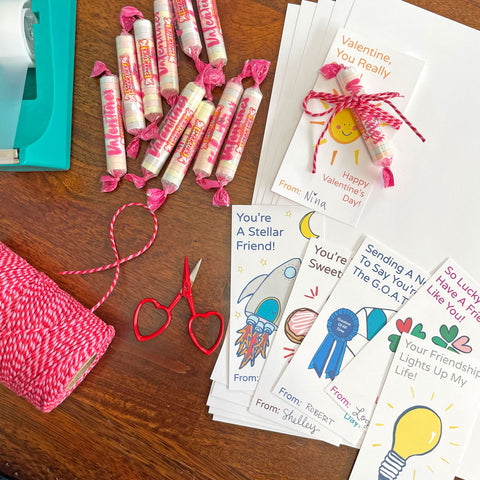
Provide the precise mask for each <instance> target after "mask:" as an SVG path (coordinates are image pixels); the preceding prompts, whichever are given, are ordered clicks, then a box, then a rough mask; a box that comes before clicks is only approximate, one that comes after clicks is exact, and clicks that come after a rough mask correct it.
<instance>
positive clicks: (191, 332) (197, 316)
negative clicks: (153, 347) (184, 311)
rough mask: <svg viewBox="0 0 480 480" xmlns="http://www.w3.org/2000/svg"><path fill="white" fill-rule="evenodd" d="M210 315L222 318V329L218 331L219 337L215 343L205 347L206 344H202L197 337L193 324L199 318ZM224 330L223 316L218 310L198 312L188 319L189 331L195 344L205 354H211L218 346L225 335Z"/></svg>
mask: <svg viewBox="0 0 480 480" xmlns="http://www.w3.org/2000/svg"><path fill="white" fill-rule="evenodd" d="M208 317H217V318H218V319H219V320H220V330H219V332H218V336H217V339H216V340H215V343H214V344H213V345H212V346H211V347H210V348H205V347H204V346H202V345H200V343H199V341H198V340H197V337H195V334H194V333H193V329H192V324H193V321H194V320H195V319H197V318H208ZM223 330H224V325H223V317H222V315H220V314H219V313H218V312H206V313H196V314H195V315H192V316H191V317H190V320H189V321H188V333H189V335H190V338H191V339H192V342H193V343H194V344H195V346H196V347H197V348H198V349H199V350H200V351H201V352H202V353H204V354H205V355H210V354H211V353H213V352H214V351H215V349H216V348H217V347H218V345H219V343H220V341H221V340H222V337H223Z"/></svg>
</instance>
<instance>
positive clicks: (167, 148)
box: [125, 65, 224, 188]
mask: <svg viewBox="0 0 480 480" xmlns="http://www.w3.org/2000/svg"><path fill="white" fill-rule="evenodd" d="M223 81H224V76H223V73H222V72H221V71H218V70H215V69H214V68H213V67H211V66H210V65H207V66H206V68H204V69H203V70H202V71H201V72H200V73H199V75H198V76H197V78H196V79H195V81H193V82H189V83H187V85H186V86H185V88H184V89H183V90H182V92H181V94H180V95H179V97H178V100H177V103H176V104H175V105H174V106H173V107H172V108H171V109H170V110H169V112H168V113H167V115H166V116H165V117H164V118H163V120H162V123H161V124H160V127H159V131H158V135H157V138H156V139H155V140H152V141H151V142H150V144H149V146H148V148H147V152H146V154H145V157H144V159H143V162H142V171H143V177H138V176H136V175H132V174H129V175H127V176H126V177H125V178H127V179H128V180H130V181H132V182H133V183H134V184H135V186H136V187H137V188H142V187H144V186H145V183H146V182H147V181H148V180H149V179H151V178H153V177H156V176H157V175H158V174H159V173H160V170H161V169H162V167H163V165H164V164H165V162H166V161H167V159H168V157H169V156H170V154H171V152H172V150H173V149H174V148H175V145H176V144H177V142H178V140H179V139H180V137H181V135H182V133H183V132H184V130H185V129H186V128H187V125H188V123H189V122H190V119H191V118H192V116H193V114H194V113H195V110H196V109H197V107H198V105H199V104H200V102H201V101H202V99H203V97H204V96H205V94H206V93H207V91H209V89H210V88H211V86H213V85H219V84H222V83H223ZM209 96H211V94H210V93H209V94H208V95H207V98H208V97H209Z"/></svg>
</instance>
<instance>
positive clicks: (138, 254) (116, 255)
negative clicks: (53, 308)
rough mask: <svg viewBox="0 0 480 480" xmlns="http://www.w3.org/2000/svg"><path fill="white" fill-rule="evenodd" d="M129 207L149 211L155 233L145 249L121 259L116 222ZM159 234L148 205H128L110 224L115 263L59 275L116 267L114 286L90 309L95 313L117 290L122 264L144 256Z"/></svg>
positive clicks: (92, 271) (101, 270) (156, 222)
mask: <svg viewBox="0 0 480 480" xmlns="http://www.w3.org/2000/svg"><path fill="white" fill-rule="evenodd" d="M128 207H142V208H145V209H147V210H148V211H149V212H150V214H151V215H152V218H153V222H154V229H153V233H152V236H151V238H150V240H149V241H148V243H147V244H146V245H145V246H144V247H143V248H141V249H140V250H138V251H137V252H135V253H132V254H131V255H129V256H128V257H125V258H120V255H119V254H118V249H117V244H116V242H115V236H114V229H115V221H116V220H117V218H118V216H119V215H120V214H121V213H122V212H123V211H124V210H125V209H126V208H128ZM157 232H158V220H157V217H156V215H155V213H154V211H153V210H152V209H151V208H150V207H149V206H148V205H144V204H143V203H135V202H134V203H126V204H125V205H123V206H121V207H120V208H119V209H118V210H117V211H116V212H115V214H114V215H113V217H112V221H111V222H110V232H109V234H110V244H111V245H112V249H113V253H114V254H115V262H113V263H110V264H108V265H103V266H102V267H96V268H91V269H89V270H71V271H64V272H59V274H60V275H84V274H87V273H96V272H103V271H104V270H109V269H110V268H114V267H115V276H114V278H113V281H112V284H111V285H110V288H109V289H108V291H107V293H106V294H105V295H104V296H103V297H102V298H101V299H100V300H99V301H98V302H97V304H96V305H94V306H93V307H92V308H91V309H90V311H91V312H94V311H95V310H96V309H97V308H98V307H99V306H100V305H102V303H103V302H105V300H106V299H107V298H108V297H109V296H110V294H111V293H112V292H113V289H114V288H115V286H116V284H117V281H118V276H119V274H120V265H121V264H122V263H125V262H128V261H129V260H132V259H134V258H137V257H139V256H140V255H142V254H144V253H145V252H146V251H147V250H148V249H149V248H150V247H151V246H152V244H153V242H154V241H155V238H156V236H157Z"/></svg>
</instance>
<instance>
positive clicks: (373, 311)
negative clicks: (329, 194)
mask: <svg viewBox="0 0 480 480" xmlns="http://www.w3.org/2000/svg"><path fill="white" fill-rule="evenodd" d="M424 281H425V272H424V271H423V270H422V269H420V268H419V267H417V266H416V265H414V264H412V263H411V262H410V261H409V260H407V259H405V258H403V257H402V256H401V255H400V254H398V253H396V252H394V251H393V250H392V249H390V248H388V247H387V246H385V245H383V244H382V243H380V242H378V241H376V240H373V239H371V238H368V237H367V238H366V239H365V240H364V241H363V243H362V245H361V246H360V248H359V249H358V250H357V252H356V253H355V256H354V257H353V259H352V260H351V262H350V263H349V264H348V266H347V268H346V270H345V272H344V273H343V276H342V278H341V279H340V280H339V282H338V284H337V286H336V288H335V289H334V290H333V291H332V294H331V295H330V297H329V299H328V301H327V302H326V303H325V305H324V306H323V308H322V309H321V310H320V312H319V315H318V317H317V319H316V321H315V323H314V324H313V325H312V327H311V328H310V331H309V332H308V334H307V335H306V337H305V338H304V340H303V342H302V344H301V345H300V346H299V347H298V350H297V351H296V353H295V355H294V356H293V358H292V361H291V362H290V364H289V365H288V366H287V367H286V369H285V371H284V372H283V374H282V375H281V377H280V379H279V380H278V382H277V383H276V384H275V387H274V389H273V393H274V394H275V395H277V396H278V397H279V398H281V399H282V400H284V401H285V402H287V403H288V404H289V405H291V406H294V407H296V408H297V409H299V410H300V411H302V412H303V413H304V414H305V415H307V416H308V417H310V418H312V419H316V420H317V421H320V422H322V424H324V426H325V427H327V428H329V429H330V430H332V431H333V432H335V433H336V434H337V435H339V436H341V437H342V438H345V439H346V440H347V441H349V443H352V444H353V445H355V443H354V442H351V441H350V439H349V438H347V437H346V436H345V432H349V431H350V428H349V425H350V424H352V425H354V426H355V427H356V428H357V429H358V430H361V427H360V425H359V422H357V421H356V420H355V419H353V418H352V417H351V416H349V415H347V414H345V411H344V410H343V409H342V408H341V407H339V406H338V405H337V404H336V403H335V402H334V401H333V400H332V399H331V398H330V397H329V396H328V395H327V394H326V393H325V392H324V388H325V386H326V385H327V384H329V383H330V381H331V380H333V379H335V377H336V376H337V375H338V374H339V372H340V371H341V369H342V368H343V366H344V365H345V364H347V363H348V362H349V361H350V360H351V359H352V358H354V357H355V355H357V354H358V352H359V351H360V349H361V348H362V347H363V346H364V345H365V344H366V343H367V342H369V341H370V340H371V339H372V338H373V337H374V336H375V335H376V334H377V333H378V332H379V331H381V329H382V328H383V327H384V326H385V325H386V323H387V320H388V319H389V318H390V317H391V316H392V315H393V314H394V313H395V312H396V311H398V310H399V309H400V307H401V306H402V304H404V303H405V302H406V301H407V300H408V299H409V298H410V296H412V295H413V294H415V292H416V291H417V289H418V288H419V287H420V286H421V285H422V283H424Z"/></svg>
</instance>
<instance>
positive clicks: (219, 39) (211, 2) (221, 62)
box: [196, 0, 227, 68]
mask: <svg viewBox="0 0 480 480" xmlns="http://www.w3.org/2000/svg"><path fill="white" fill-rule="evenodd" d="M196 1H197V10H198V15H199V17H200V25H201V27H202V33H203V40H204V41H205V46H206V47H207V55H208V61H209V62H210V63H211V64H212V65H213V66H214V67H219V68H223V66H225V65H226V64H227V51H226V49H225V42H224V41H223V32H222V26H221V25H220V18H219V16H218V10H217V2H216V0H196Z"/></svg>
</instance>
